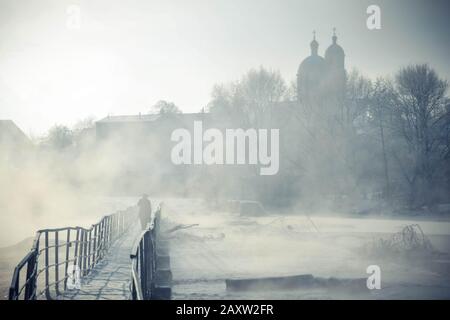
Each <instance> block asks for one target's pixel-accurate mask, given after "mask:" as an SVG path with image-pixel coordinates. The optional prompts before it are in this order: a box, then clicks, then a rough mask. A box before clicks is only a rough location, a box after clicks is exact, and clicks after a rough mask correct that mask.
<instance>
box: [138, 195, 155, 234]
mask: <svg viewBox="0 0 450 320" xmlns="http://www.w3.org/2000/svg"><path fill="white" fill-rule="evenodd" d="M138 206H139V219H140V220H141V227H142V230H144V229H145V228H147V225H148V224H149V223H150V222H151V219H152V204H151V202H150V200H148V195H146V194H143V195H142V197H141V199H139V202H138Z"/></svg>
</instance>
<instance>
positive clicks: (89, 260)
mask: <svg viewBox="0 0 450 320" xmlns="http://www.w3.org/2000/svg"><path fill="white" fill-rule="evenodd" d="M91 242H92V230H89V240H88V273H89V271H90V270H91Z"/></svg>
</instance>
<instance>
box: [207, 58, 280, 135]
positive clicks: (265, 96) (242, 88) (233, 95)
mask: <svg viewBox="0 0 450 320" xmlns="http://www.w3.org/2000/svg"><path fill="white" fill-rule="evenodd" d="M286 90H287V87H286V83H285V81H284V80H283V78H282V76H281V74H280V72H278V71H272V70H267V69H265V68H263V67H260V68H259V69H251V70H250V71H248V72H247V73H246V74H245V75H244V76H243V77H242V79H241V80H240V81H238V82H235V83H231V84H228V85H217V86H215V87H214V89H213V93H212V101H211V102H210V103H209V110H210V111H211V112H212V113H216V114H227V115H228V116H230V117H232V118H233V119H234V120H235V121H238V122H239V123H238V124H239V125H243V126H246V127H249V126H253V127H261V126H262V125H264V124H267V123H268V122H269V121H270V119H271V117H272V112H273V109H274V108H273V107H274V106H275V105H276V103H278V102H280V101H282V100H283V98H284V97H285V93H286Z"/></svg>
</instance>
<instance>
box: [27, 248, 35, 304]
mask: <svg viewBox="0 0 450 320" xmlns="http://www.w3.org/2000/svg"><path fill="white" fill-rule="evenodd" d="M36 260H37V254H36V251H34V253H33V256H32V258H31V259H30V260H29V261H28V264H27V281H28V282H27V284H26V286H25V300H32V299H34V298H35V297H36V271H37V268H36V262H37V261H36Z"/></svg>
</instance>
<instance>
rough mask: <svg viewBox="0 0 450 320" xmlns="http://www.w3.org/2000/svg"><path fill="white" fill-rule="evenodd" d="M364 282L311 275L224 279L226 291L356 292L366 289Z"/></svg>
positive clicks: (360, 279)
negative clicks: (322, 290) (348, 290)
mask: <svg viewBox="0 0 450 320" xmlns="http://www.w3.org/2000/svg"><path fill="white" fill-rule="evenodd" d="M366 280H367V279H365V278H355V279H338V278H319V277H314V276H313V275H311V274H302V275H296V276H285V277H269V278H253V279H226V280H225V284H226V289H227V290H228V291H259V290H293V289H301V288H309V289H310V288H326V289H333V288H339V289H343V288H348V289H355V290H358V289H367V286H366Z"/></svg>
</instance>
